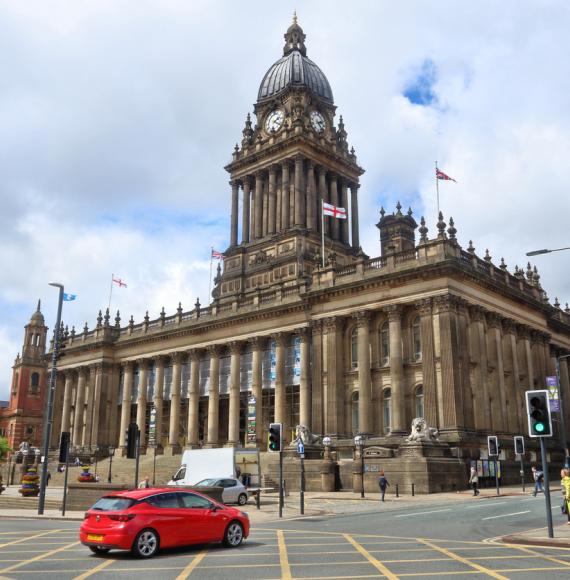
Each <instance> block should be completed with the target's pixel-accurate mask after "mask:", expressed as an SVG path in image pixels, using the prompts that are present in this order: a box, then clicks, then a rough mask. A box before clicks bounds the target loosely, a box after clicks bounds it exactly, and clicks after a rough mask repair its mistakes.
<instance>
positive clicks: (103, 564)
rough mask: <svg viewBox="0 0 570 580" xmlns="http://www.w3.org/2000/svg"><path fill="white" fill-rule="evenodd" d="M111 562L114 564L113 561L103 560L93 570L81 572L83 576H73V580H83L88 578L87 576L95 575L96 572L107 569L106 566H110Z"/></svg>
mask: <svg viewBox="0 0 570 580" xmlns="http://www.w3.org/2000/svg"><path fill="white" fill-rule="evenodd" d="M113 562H115V560H110V559H109V560H105V561H104V562H101V564H99V566H95V568H93V569H92V570H88V571H87V572H83V574H80V575H79V576H75V578H74V579H73V580H84V579H85V578H89V576H93V574H97V572H100V571H101V570H104V569H105V568H107V566H110V565H111V564H112V563H113Z"/></svg>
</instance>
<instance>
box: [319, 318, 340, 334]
mask: <svg viewBox="0 0 570 580" xmlns="http://www.w3.org/2000/svg"><path fill="white" fill-rule="evenodd" d="M322 321H323V332H324V333H325V334H330V333H333V332H336V331H337V328H338V322H339V319H338V317H336V316H330V317H329V318H323V319H322Z"/></svg>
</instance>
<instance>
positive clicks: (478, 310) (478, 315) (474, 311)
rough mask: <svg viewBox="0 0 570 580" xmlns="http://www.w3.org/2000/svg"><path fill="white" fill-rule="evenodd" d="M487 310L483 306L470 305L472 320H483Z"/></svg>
mask: <svg viewBox="0 0 570 580" xmlns="http://www.w3.org/2000/svg"><path fill="white" fill-rule="evenodd" d="M486 312H487V311H486V310H485V308H483V307H482V306H479V305H477V304H474V305H472V306H470V307H469V318H470V319H471V322H483V321H484V320H485V313H486Z"/></svg>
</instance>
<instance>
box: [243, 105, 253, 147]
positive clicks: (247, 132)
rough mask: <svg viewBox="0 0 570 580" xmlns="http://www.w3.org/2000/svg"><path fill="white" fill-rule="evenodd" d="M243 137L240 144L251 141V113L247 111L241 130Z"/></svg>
mask: <svg viewBox="0 0 570 580" xmlns="http://www.w3.org/2000/svg"><path fill="white" fill-rule="evenodd" d="M242 135H243V139H242V144H243V145H247V144H250V143H251V142H252V139H253V129H252V128H251V115H250V114H249V113H248V114H247V117H246V119H245V126H244V128H243V131H242Z"/></svg>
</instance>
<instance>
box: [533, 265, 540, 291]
mask: <svg viewBox="0 0 570 580" xmlns="http://www.w3.org/2000/svg"><path fill="white" fill-rule="evenodd" d="M532 281H533V283H534V284H535V286H538V287H539V288H540V275H539V274H538V270H537V268H536V266H535V267H534V270H533V272H532Z"/></svg>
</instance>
